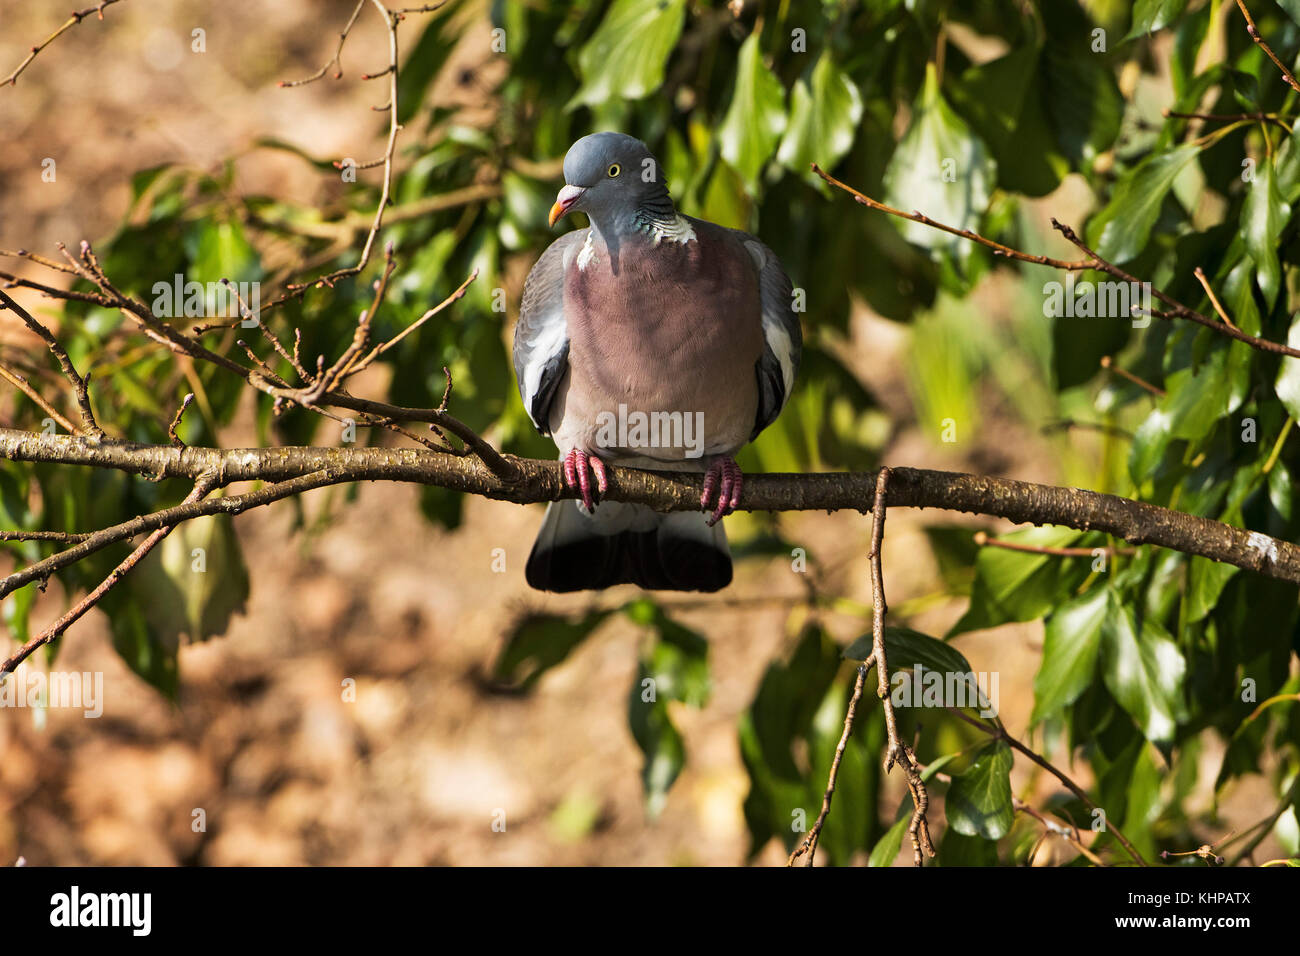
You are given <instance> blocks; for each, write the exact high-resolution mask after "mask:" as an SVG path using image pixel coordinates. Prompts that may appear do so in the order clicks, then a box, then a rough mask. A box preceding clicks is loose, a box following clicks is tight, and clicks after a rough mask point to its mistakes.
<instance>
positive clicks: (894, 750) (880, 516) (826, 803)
mask: <svg viewBox="0 0 1300 956" xmlns="http://www.w3.org/2000/svg"><path fill="white" fill-rule="evenodd" d="M889 476H890V470H889V469H888V468H882V469H880V471H879V472H878V473H877V475H876V492H875V499H874V502H873V505H872V510H871V608H872V613H871V643H872V646H871V653H870V654H869V655H868V656H867V658H866V660H864V661H863V662H862V663H861V664H860V665H858V675H857V678H856V680H855V681H854V682H853V695H852V697H850V698H849V706H848V711H847V713H846V714H845V715H844V732H843V733H842V734H841V735H840V742H839V744H838V745H837V746H836V747H835V758H834V759H833V760H832V761H831V771H830V779H829V780H828V781H827V783H826V792H825V793H824V794H823V796H822V808H821V812H820V813H818V814H817V820H816V822H815V823H814V824H813V826H812V829H810V830H809V831H808V835H807V836H806V837H804V839H803V841H802V842H801V843H800V844H799V846H797V847H796V848H795V850H794V852H793V853H791V854H790V858H789V860H787V861H786V866H794V863H795V861H796V860H797V859H799V858H800V857H801V856H803V855H804V854H805V853H806V854H807V856H808V858H807V860H806V861H805V863H804V866H812V865H813V861H814V859H815V858H816V856H817V841H818V840H819V839H820V838H821V832H822V827H823V826H825V824H826V817H827V816H828V815H829V814H830V811H831V800H832V798H833V797H834V796H835V784H836V781H837V780H838V778H839V773H840V761H841V760H842V759H843V757H844V748H845V746H846V745H847V744H848V741H849V735H850V734H852V733H853V721H854V718H855V717H856V715H857V710H858V701H859V700H860V699H861V697H862V689H863V687H864V686H866V682H867V672H868V671H870V670H871V668H872V667H873V666H875V668H876V675H877V682H876V696H878V697H879V698H880V700H881V703H882V705H883V707H884V710H885V729H886V732H887V737H888V742H887V746H886V749H885V773H889V771H890V770H892V769H893V767H894V764H895V763H897V764H899V765H900V766H901V767H902V768H903V771H904V773H905V774H906V775H907V789H908V792H909V793H910V794H911V796H912V820H911V823H910V825H909V826H908V830H907V832H908V833H909V834H911V837H912V850H913V861H914V863H915V865H916V866H920V865H921V864H922V862H923V860H924V854H929V855H930V856H934V855H935V853H934V844H933V843H931V841H930V825H929V821H928V820H927V819H926V816H925V814H926V811H927V809H928V808H929V805H930V798H929V795H928V794H927V792H926V789H925V782H924V781H923V780H922V779H921V768H920V765H919V764H918V763H917V762H916V755H915V754H914V753H913V752H912V749H911V748H910V747H909V746H908V745H907V744H906V743H904V742H903V740H902V738H901V737H900V736H899V735H898V720H897V718H896V717H895V715H894V702H893V700H891V699H890V696H889V663H888V659H887V658H886V656H885V615H886V614H887V613H888V610H889V609H888V607H887V606H886V603H885V580H884V572H883V571H882V569H881V547H882V545H883V542H884V535H885V512H886V494H887V492H888V488H889Z"/></svg>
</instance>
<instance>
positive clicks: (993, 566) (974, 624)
mask: <svg viewBox="0 0 1300 956" xmlns="http://www.w3.org/2000/svg"><path fill="white" fill-rule="evenodd" d="M1004 537H1005V539H1006V540H1008V541H1015V542H1019V543H1021V544H1031V545H1035V546H1040V547H1051V548H1063V547H1072V546H1076V545H1077V542H1078V541H1079V539H1080V538H1081V537H1083V535H1082V534H1081V533H1080V532H1078V531H1075V530H1073V529H1072V528H1056V527H1043V528H1030V529H1028V530H1026V531H1017V532H1014V533H1012V534H1009V535H1005V536H1004ZM1090 567H1091V559H1087V560H1084V559H1080V558H1062V557H1058V556H1056V555H1048V554H1034V553H1027V552H1024V551H1011V550H1009V549H1007V548H998V547H986V548H984V549H983V550H982V551H980V554H979V557H978V558H976V560H975V583H974V585H972V587H971V599H970V607H969V608H968V609H967V611H966V613H965V614H964V615H963V616H962V619H961V620H960V621H958V622H957V623H956V625H954V626H953V629H952V630H951V631H949V633H948V635H947V636H948V637H949V638H951V637H953V636H954V635H956V634H963V633H965V632H966V631H978V630H982V629H984V628H987V627H997V626H998V625H999V624H1007V623H1009V622H1011V621H1032V620H1036V619H1037V618H1040V617H1043V616H1044V615H1046V614H1047V613H1048V612H1049V611H1051V610H1052V609H1053V608H1056V607H1058V606H1060V605H1061V604H1064V603H1065V602H1066V601H1068V600H1069V599H1070V598H1071V596H1072V595H1073V592H1074V589H1075V588H1077V587H1078V586H1079V584H1080V583H1082V581H1083V579H1084V578H1085V577H1086V576H1087V574H1088V571H1089V568H1090Z"/></svg>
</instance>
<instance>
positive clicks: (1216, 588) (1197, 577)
mask: <svg viewBox="0 0 1300 956" xmlns="http://www.w3.org/2000/svg"><path fill="white" fill-rule="evenodd" d="M1240 570H1241V569H1240V568H1238V567H1236V566H1234V565H1231V564H1223V563H1222V562H1220V561H1211V560H1210V559H1209V558H1202V557H1200V556H1199V555H1197V556H1193V557H1192V559H1191V560H1190V561H1188V562H1187V623H1188V624H1194V623H1196V622H1197V621H1199V620H1201V619H1202V618H1204V617H1205V615H1207V614H1209V613H1210V612H1211V611H1213V610H1214V606H1215V605H1216V604H1218V603H1219V595H1221V594H1222V593H1223V589H1224V588H1225V587H1227V584H1228V582H1229V581H1230V580H1231V579H1232V576H1233V575H1235V574H1236V573H1237V572H1238V571H1240Z"/></svg>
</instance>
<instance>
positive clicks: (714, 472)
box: [700, 455, 744, 527]
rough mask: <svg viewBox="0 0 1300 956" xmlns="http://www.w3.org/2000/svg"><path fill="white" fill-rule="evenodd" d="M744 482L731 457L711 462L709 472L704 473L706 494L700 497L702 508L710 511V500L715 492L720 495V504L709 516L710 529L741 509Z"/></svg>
mask: <svg viewBox="0 0 1300 956" xmlns="http://www.w3.org/2000/svg"><path fill="white" fill-rule="evenodd" d="M743 482H744V475H742V474H741V472H740V466H739V465H737V464H736V459H734V458H732V457H731V456H730V455H726V456H724V457H721V458H715V459H713V460H712V461H711V462H709V470H708V471H706V472H705V473H704V494H702V495H700V507H701V508H703V509H704V510H705V511H708V510H709V499H711V498H712V497H713V493H714V491H716V492H717V493H718V503H717V505H716V506H714V508H713V514H712V515H710V516H709V521H708V524H709V527H713V525H715V524H717V523H718V522H719V521H721V520H722V517H723V516H724V515H729V514H731V513H732V512H733V511H735V510H736V508H737V507H739V505H740V487H741V485H742V484H743Z"/></svg>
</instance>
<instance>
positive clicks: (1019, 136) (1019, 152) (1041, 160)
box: [949, 46, 1070, 196]
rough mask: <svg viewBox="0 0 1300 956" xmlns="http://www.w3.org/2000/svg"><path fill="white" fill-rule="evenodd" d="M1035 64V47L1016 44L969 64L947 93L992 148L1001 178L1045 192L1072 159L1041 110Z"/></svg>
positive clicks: (1018, 188)
mask: <svg viewBox="0 0 1300 956" xmlns="http://www.w3.org/2000/svg"><path fill="white" fill-rule="evenodd" d="M1037 67H1038V49H1037V48H1036V47H1034V46H1025V47H1022V48H1020V49H1016V50H1012V51H1011V52H1010V53H1008V54H1007V55H1006V56H1003V57H999V58H998V59H996V60H992V61H990V62H988V63H982V64H979V65H977V66H972V67H970V68H968V69H967V70H966V71H965V72H964V73H963V74H962V75H961V80H960V82H957V83H954V84H951V85H950V87H949V95H950V96H951V98H952V102H953V106H955V107H956V108H957V109H958V110H959V111H960V112H961V114H962V115H963V116H964V117H966V118H967V119H968V120H970V122H971V125H972V126H973V127H974V128H975V130H976V132H977V133H978V134H979V135H980V137H981V138H982V139H983V140H984V142H986V143H987V144H988V145H989V148H990V149H991V150H992V151H993V157H994V159H995V160H996V162H997V168H998V184H999V185H1001V186H1002V187H1003V188H1005V189H1008V190H1012V191H1015V192H1020V193H1024V194H1027V195H1032V196H1043V195H1046V194H1047V193H1050V192H1051V191H1052V190H1053V189H1055V188H1056V187H1057V186H1059V185H1060V183H1061V178H1062V177H1063V176H1064V175H1065V174H1066V173H1068V172H1069V171H1070V163H1069V160H1067V159H1066V158H1065V157H1064V156H1063V155H1061V153H1060V150H1059V149H1058V148H1057V143H1056V140H1055V138H1054V136H1053V132H1052V128H1051V126H1050V125H1049V123H1048V120H1047V118H1046V116H1045V115H1044V113H1043V108H1042V101H1041V99H1040V89H1039V87H1040V86H1041V84H1040V83H1038V82H1035V81H1037V79H1038V77H1037V74H1036V70H1037ZM1053 106H1055V103H1054V104H1053Z"/></svg>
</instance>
